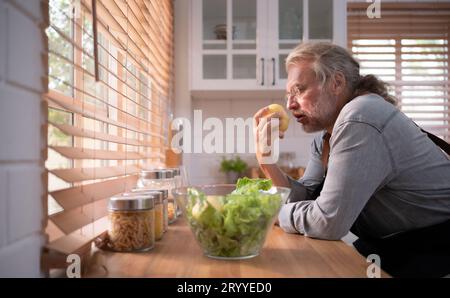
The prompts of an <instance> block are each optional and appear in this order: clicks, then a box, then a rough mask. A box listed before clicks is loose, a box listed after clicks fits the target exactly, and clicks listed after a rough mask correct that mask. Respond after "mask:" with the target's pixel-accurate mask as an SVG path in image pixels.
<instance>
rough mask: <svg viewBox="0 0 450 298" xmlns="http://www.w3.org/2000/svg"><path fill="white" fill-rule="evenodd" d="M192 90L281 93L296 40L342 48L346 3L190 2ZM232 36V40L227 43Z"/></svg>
mask: <svg viewBox="0 0 450 298" xmlns="http://www.w3.org/2000/svg"><path fill="white" fill-rule="evenodd" d="M191 4H192V7H191V9H192V10H191V17H192V22H191V25H192V27H191V30H192V31H191V55H192V56H191V58H192V60H191V61H192V63H191V70H190V73H191V90H193V91H196V90H205V91H207V90H227V91H229V90H235V91H239V90H256V91H263V90H268V89H269V90H282V89H284V88H285V84H286V72H285V69H284V60H285V58H286V57H287V55H288V53H289V51H290V50H292V49H293V48H294V47H295V46H296V45H297V44H299V43H300V42H301V41H306V40H329V41H333V42H335V43H337V44H339V45H343V46H345V42H346V37H345V35H346V34H345V31H346V23H345V22H346V21H345V17H346V1H345V0H334V1H333V0H192V2H191ZM229 37H232V38H229Z"/></svg>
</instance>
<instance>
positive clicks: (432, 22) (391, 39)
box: [347, 2, 450, 141]
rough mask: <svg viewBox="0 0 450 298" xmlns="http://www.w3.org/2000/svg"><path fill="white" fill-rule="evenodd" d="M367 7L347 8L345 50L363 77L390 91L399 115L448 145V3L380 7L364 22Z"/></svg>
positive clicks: (351, 6) (449, 115)
mask: <svg viewBox="0 0 450 298" xmlns="http://www.w3.org/2000/svg"><path fill="white" fill-rule="evenodd" d="M367 6H368V4H367V3H348V26H347V28H348V48H349V49H350V50H351V51H352V53H353V54H354V56H355V57H356V58H357V59H358V60H359V61H360V63H361V73H362V74H370V73H371V74H375V75H377V76H378V77H380V78H381V79H383V80H385V81H387V82H388V83H389V84H390V85H391V90H390V92H391V93H392V94H393V95H395V96H396V97H397V98H398V100H399V107H400V109H401V110H402V111H403V112H404V113H405V114H406V115H407V116H408V117H410V118H411V119H412V120H413V121H415V122H416V123H417V124H418V125H419V126H421V127H423V128H424V129H425V130H428V131H430V132H432V133H435V134H436V135H438V136H440V137H441V138H444V139H445V140H446V141H450V122H449V121H450V110H449V107H450V103H449V99H450V96H449V91H450V87H449V79H450V77H449V62H450V60H449V54H450V53H449V35H450V3H442V2H440V3H438V2H436V3H431V2H427V3H417V2H415V3H406V2H402V3H398V2H397V3H385V2H383V3H382V4H381V18H378V19H377V18H374V19H369V18H368V17H367V15H366V9H367Z"/></svg>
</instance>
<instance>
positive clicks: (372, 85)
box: [286, 42, 397, 105]
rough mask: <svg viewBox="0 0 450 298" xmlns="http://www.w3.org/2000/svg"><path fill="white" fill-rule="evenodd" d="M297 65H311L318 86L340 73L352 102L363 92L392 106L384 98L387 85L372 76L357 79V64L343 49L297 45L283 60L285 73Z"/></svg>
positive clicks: (390, 98)
mask: <svg viewBox="0 0 450 298" xmlns="http://www.w3.org/2000/svg"><path fill="white" fill-rule="evenodd" d="M299 61H311V62H313V70H314V72H315V74H316V77H317V79H318V80H319V81H320V83H321V85H322V86H325V84H326V82H327V80H328V79H329V78H331V77H332V76H333V74H335V73H337V72H340V73H342V75H343V76H344V77H345V81H346V84H347V88H348V91H349V92H350V93H351V94H352V98H354V97H356V96H359V95H361V94H363V93H366V92H371V93H375V94H378V95H380V96H381V97H383V98H384V99H385V100H386V101H387V102H389V103H392V104H394V105H395V104H396V102H397V101H396V99H395V97H393V96H391V95H389V94H388V91H387V84H386V83H385V82H383V81H381V80H379V79H378V78H376V77H375V76H374V75H366V76H361V75H360V74H359V63H358V61H356V59H355V58H353V57H352V55H351V54H350V53H349V52H348V51H347V50H346V49H344V48H343V47H340V46H338V45H335V44H332V43H330V42H305V43H301V44H300V45H298V46H297V47H296V48H295V49H294V50H293V51H292V52H291V53H290V54H289V55H288V57H287V58H286V71H288V69H289V66H291V65H295V64H297V63H298V62H299Z"/></svg>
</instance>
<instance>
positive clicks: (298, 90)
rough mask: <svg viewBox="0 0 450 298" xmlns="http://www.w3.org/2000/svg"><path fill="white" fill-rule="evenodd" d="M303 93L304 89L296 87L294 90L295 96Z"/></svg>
mask: <svg viewBox="0 0 450 298" xmlns="http://www.w3.org/2000/svg"><path fill="white" fill-rule="evenodd" d="M304 91H305V88H304V87H297V88H295V93H296V94H300V93H302V92H304Z"/></svg>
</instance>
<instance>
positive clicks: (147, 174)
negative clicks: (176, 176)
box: [139, 169, 173, 179]
mask: <svg viewBox="0 0 450 298" xmlns="http://www.w3.org/2000/svg"><path fill="white" fill-rule="evenodd" d="M139 177H140V178H142V179H168V178H173V171H172V170H169V169H155V170H142V171H141V172H140V173H139Z"/></svg>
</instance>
